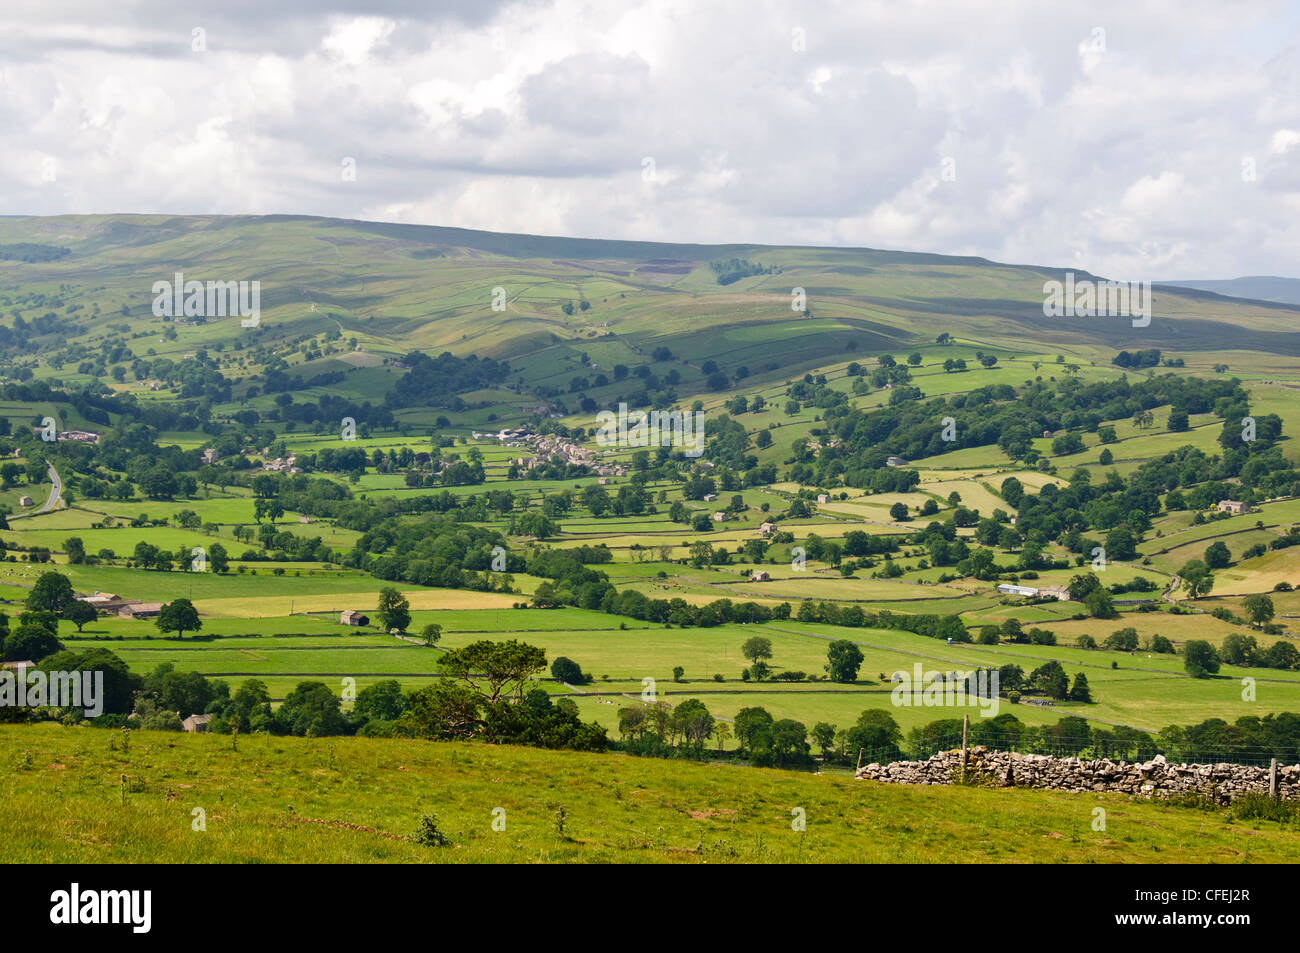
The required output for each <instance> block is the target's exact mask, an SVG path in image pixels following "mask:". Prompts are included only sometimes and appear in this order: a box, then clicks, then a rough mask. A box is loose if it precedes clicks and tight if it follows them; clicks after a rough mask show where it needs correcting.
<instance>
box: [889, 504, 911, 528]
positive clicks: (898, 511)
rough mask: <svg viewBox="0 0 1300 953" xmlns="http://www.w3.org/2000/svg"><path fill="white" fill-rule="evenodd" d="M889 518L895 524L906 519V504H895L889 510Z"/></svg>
mask: <svg viewBox="0 0 1300 953" xmlns="http://www.w3.org/2000/svg"><path fill="white" fill-rule="evenodd" d="M889 518H890V519H891V520H893V521H894V522H895V523H901V522H903V521H905V520H906V519H907V504H906V503H895V504H894V505H893V506H891V507H890V508H889Z"/></svg>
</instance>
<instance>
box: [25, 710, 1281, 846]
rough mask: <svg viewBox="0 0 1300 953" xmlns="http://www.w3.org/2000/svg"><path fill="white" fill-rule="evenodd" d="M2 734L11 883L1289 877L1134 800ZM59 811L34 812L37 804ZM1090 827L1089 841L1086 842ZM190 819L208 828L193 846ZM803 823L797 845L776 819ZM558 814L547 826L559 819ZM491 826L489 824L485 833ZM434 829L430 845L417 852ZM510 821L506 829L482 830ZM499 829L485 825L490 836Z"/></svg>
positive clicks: (284, 745) (291, 743)
mask: <svg viewBox="0 0 1300 953" xmlns="http://www.w3.org/2000/svg"><path fill="white" fill-rule="evenodd" d="M117 734H119V733H117V732H105V731H95V730H93V729H87V730H84V731H75V732H70V731H62V730H59V729H56V728H52V727H49V726H46V727H37V728H26V729H22V728H14V727H12V726H0V756H3V758H4V761H5V771H4V773H3V775H0V824H2V826H3V827H4V829H5V830H6V831H8V832H9V834H8V836H6V837H5V838H4V840H3V844H2V845H0V861H3V862H5V863H52V862H55V861H58V862H64V863H256V862H272V861H273V862H279V863H342V864H356V863H381V862H404V863H473V862H521V863H556V862H580V861H586V862H620V863H639V862H646V863H664V862H668V863H718V862H722V863H727V862H762V863H782V864H788V863H818V862H823V863H825V862H831V863H834V862H848V863H872V862H887V863H1030V862H1032V863H1098V862H1100V863H1166V864H1167V863H1187V862H1196V863H1215V862H1218V863H1295V862H1297V861H1300V839H1298V838H1297V837H1296V835H1295V832H1294V829H1287V828H1285V827H1282V826H1280V825H1279V824H1278V823H1276V822H1271V821H1248V822H1241V821H1234V820H1231V819H1229V818H1228V817H1227V816H1226V813H1225V812H1209V813H1207V812H1202V811H1195V810H1190V809H1187V808H1178V807H1171V806H1167V805H1162V804H1156V803H1151V802H1145V801H1140V800H1133V799H1129V798H1124V797H1120V796H1116V795H1070V794H1054V793H1048V792H1037V791H1025V790H992V789H985V788H975V787H956V788H927V787H914V788H913V787H905V786H900V785H890V784H874V783H871V782H865V781H854V780H852V779H851V778H849V777H847V776H846V775H843V774H823V775H820V776H811V775H808V774H804V773H798V772H788V771H777V770H764V769H752V768H751V769H745V768H737V767H733V766H727V765H713V764H690V763H681V762H672V761H669V762H665V761H659V760H651V759H639V758H628V757H622V756H617V755H595V754H582V753H576V752H551V751H536V750H530V749H525V748H514V747H509V746H505V747H493V746H487V745H475V744H448V743H432V742H420V741H386V740H381V739H365V738H354V739H341V740H337V741H326V742H321V741H319V740H315V739H298V738H269V737H241V738H239V739H238V743H237V746H233V745H232V744H231V740H230V738H228V737H226V738H222V737H217V736H201V735H200V736H177V735H169V734H166V733H158V732H138V733H134V734H133V737H132V738H131V743H130V746H129V750H125V751H124V750H122V748H121V746H120V744H119V743H118V742H119V739H118V738H117V737H116V735H117ZM51 802H54V803H57V804H58V805H59V810H58V811H49V810H48V809H47V808H48V805H49V804H50V803H51ZM1098 806H1101V807H1104V808H1105V811H1106V817H1107V824H1106V830H1105V831H1104V832H1100V833H1099V832H1096V831H1094V830H1093V829H1092V827H1093V825H1092V821H1093V817H1094V814H1093V809H1094V808H1095V807H1098ZM196 809H201V810H202V813H203V826H204V828H205V829H204V830H195V829H194V828H195V825H196V814H195V811H196ZM797 809H799V810H802V812H803V815H804V818H805V823H806V829H805V830H804V831H801V832H800V831H795V830H794V829H793V827H792V818H793V817H795V816H796V814H795V812H796V810H797ZM561 810H562V811H563V818H564V819H563V825H562V827H561V826H560V825H559V824H558V823H557V814H558V813H559V812H560V811H561ZM494 812H495V813H494ZM423 815H434V816H436V819H437V825H438V828H439V829H440V830H441V831H442V832H443V833H444V834H445V835H446V836H447V837H448V838H449V840H450V845H449V846H446V847H429V846H423V845H422V844H419V843H417V842H416V841H415V840H414V838H413V835H414V834H415V832H416V829H417V827H418V826H419V823H420V818H421V817H422V816H423ZM499 818H504V822H505V823H504V829H503V830H502V829H495V828H494V826H493V820H494V819H499ZM500 826H501V825H500V823H499V822H498V825H497V827H498V828H499V827H500Z"/></svg>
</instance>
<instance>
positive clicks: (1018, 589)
mask: <svg viewBox="0 0 1300 953" xmlns="http://www.w3.org/2000/svg"><path fill="white" fill-rule="evenodd" d="M998 592H1000V593H1002V594H1003V595H1004V596H1028V597H1033V596H1036V595H1038V590H1037V589H1033V588H1030V587H1029V586H1013V585H1012V584H1011V583H1009V582H1004V583H1002V584H1001V585H999V586H998Z"/></svg>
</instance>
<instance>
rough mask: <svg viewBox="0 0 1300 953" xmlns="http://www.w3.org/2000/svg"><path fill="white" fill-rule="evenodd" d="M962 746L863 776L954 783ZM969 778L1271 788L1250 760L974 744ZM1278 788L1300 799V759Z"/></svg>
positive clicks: (1086, 785)
mask: <svg viewBox="0 0 1300 953" xmlns="http://www.w3.org/2000/svg"><path fill="white" fill-rule="evenodd" d="M961 763H962V762H961V752H960V751H941V752H940V753H938V754H936V755H933V756H932V757H930V758H927V759H926V760H925V761H895V762H893V763H891V764H868V765H864V766H863V767H861V768H860V769H858V772H857V777H858V780H860V781H884V782H888V783H892V784H954V783H957V781H958V779H959V778H960V777H961ZM966 775H967V780H968V781H970V780H977V781H982V782H984V783H989V784H995V785H1000V786H1003V787H1026V788H1041V789H1046V790H1053V791H1072V792H1075V793H1083V792H1087V791H1115V792H1119V793H1122V794H1135V795H1139V796H1143V797H1182V796H1189V795H1190V796H1204V797H1208V798H1210V799H1211V800H1213V801H1214V802H1215V803H1217V804H1228V803H1231V802H1232V801H1234V800H1236V799H1237V798H1239V797H1241V796H1242V795H1243V794H1248V793H1254V794H1267V793H1268V790H1269V769H1268V768H1266V767H1263V768H1261V767H1252V766H1250V765H1244V764H1171V763H1169V762H1168V761H1166V760H1165V758H1164V756H1163V755H1156V757H1155V758H1153V759H1152V760H1150V761H1146V762H1142V763H1135V762H1128V761H1109V760H1105V759H1100V760H1095V761H1090V760H1087V759H1082V758H1054V757H1050V756H1047V755H1037V754H1015V753H1012V752H1008V751H989V750H988V749H986V748H978V747H977V748H971V749H970V750H969V751H968V752H967V755H966ZM1277 794H1278V797H1280V798H1284V799H1293V800H1300V765H1290V766H1286V767H1284V766H1282V765H1278V768H1277Z"/></svg>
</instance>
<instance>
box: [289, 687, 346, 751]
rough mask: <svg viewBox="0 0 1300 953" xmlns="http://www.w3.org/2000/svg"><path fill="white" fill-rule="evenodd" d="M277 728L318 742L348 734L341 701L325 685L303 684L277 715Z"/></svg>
mask: <svg viewBox="0 0 1300 953" xmlns="http://www.w3.org/2000/svg"><path fill="white" fill-rule="evenodd" d="M275 721H276V724H277V725H278V726H279V727H280V729H281V730H282V731H284V732H285V733H286V734H291V735H298V736H299V737H311V738H318V737H323V736H326V735H341V734H344V733H345V732H346V731H347V730H348V723H347V719H346V718H344V717H343V712H342V711H340V701H339V697H338V696H337V695H335V694H334V693H333V692H332V691H330V689H329V686H328V685H326V684H325V683H324V682H299V683H298V687H297V688H295V689H294V690H293V691H292V692H290V693H289V694H288V695H287V696H286V697H285V699H284V701H283V702H282V703H281V705H280V708H279V710H278V711H277V712H276V713H275Z"/></svg>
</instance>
